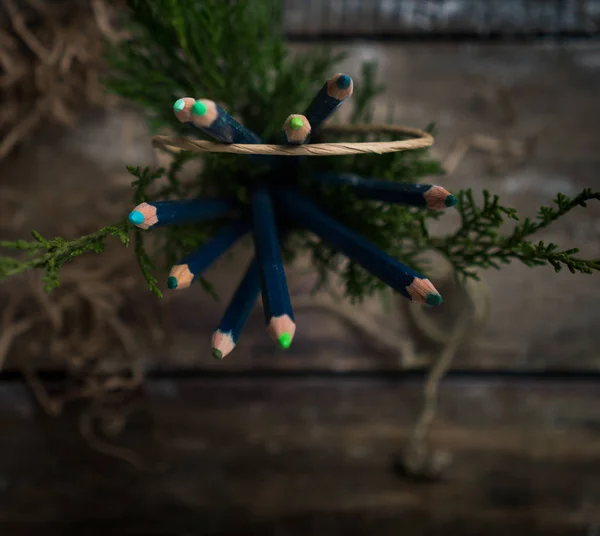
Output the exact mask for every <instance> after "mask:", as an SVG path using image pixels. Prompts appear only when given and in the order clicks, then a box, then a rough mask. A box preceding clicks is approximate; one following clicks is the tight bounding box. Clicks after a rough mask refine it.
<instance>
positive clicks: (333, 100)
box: [304, 74, 353, 133]
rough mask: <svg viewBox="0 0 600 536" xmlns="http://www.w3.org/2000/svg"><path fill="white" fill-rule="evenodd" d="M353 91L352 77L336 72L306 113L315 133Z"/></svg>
mask: <svg viewBox="0 0 600 536" xmlns="http://www.w3.org/2000/svg"><path fill="white" fill-rule="evenodd" d="M352 91H353V83H352V78H350V77H349V76H348V75H346V74H336V75H334V76H332V77H331V78H330V79H329V80H328V81H327V82H326V83H325V85H324V86H323V87H322V88H321V89H320V90H319V92H318V93H317V94H316V96H315V98H314V99H313V101H312V102H311V103H310V105H309V106H308V108H307V109H306V112H305V113H304V115H305V116H306V118H307V119H308V122H309V123H310V125H311V127H312V132H313V133H314V132H316V131H317V130H318V129H319V127H320V126H321V125H322V124H323V123H324V122H325V121H326V120H327V119H328V118H329V117H330V116H331V115H332V114H333V113H334V112H335V111H336V110H337V108H338V107H339V106H340V105H341V104H342V103H343V102H344V101H345V100H346V99H347V98H348V97H350V95H352Z"/></svg>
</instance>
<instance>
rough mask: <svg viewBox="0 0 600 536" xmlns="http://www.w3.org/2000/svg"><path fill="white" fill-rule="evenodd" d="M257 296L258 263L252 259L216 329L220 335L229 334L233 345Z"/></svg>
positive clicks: (258, 284) (258, 285) (258, 283)
mask: <svg viewBox="0 0 600 536" xmlns="http://www.w3.org/2000/svg"><path fill="white" fill-rule="evenodd" d="M259 294H260V275H259V268H258V261H257V260H256V258H254V259H252V261H251V262H250V264H249V265H248V268H247V270H246V272H245V274H244V277H243V278H242V280H241V281H240V283H239V285H238V287H237V289H236V291H235V293H234V295H233V297H232V298H231V301H230V302H229V305H228V306H227V310H226V311H225V314H224V315H223V318H222V319H221V323H220V324H219V328H218V330H219V331H220V332H222V333H228V334H231V338H232V339H233V342H234V343H237V340H238V338H239V336H240V334H241V332H242V330H243V329H244V325H245V324H246V321H247V320H248V317H249V316H250V313H251V312H252V309H254V305H255V304H256V300H257V299H258V296H259Z"/></svg>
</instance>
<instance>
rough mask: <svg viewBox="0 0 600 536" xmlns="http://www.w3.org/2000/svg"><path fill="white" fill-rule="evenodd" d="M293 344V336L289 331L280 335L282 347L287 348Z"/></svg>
mask: <svg viewBox="0 0 600 536" xmlns="http://www.w3.org/2000/svg"><path fill="white" fill-rule="evenodd" d="M291 345H292V336H291V335H290V334H289V333H287V332H285V333H282V334H281V336H280V337H279V346H281V347H282V348H284V349H286V350H287V349H288V348H289V347H290V346H291Z"/></svg>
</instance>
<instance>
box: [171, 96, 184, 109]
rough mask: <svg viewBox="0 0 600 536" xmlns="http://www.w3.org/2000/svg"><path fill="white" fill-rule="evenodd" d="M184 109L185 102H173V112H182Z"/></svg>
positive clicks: (180, 100) (181, 100)
mask: <svg viewBox="0 0 600 536" xmlns="http://www.w3.org/2000/svg"><path fill="white" fill-rule="evenodd" d="M184 108H185V101H184V100H183V99H179V100H176V101H175V104H173V110H175V111H176V112H181V110H183V109H184Z"/></svg>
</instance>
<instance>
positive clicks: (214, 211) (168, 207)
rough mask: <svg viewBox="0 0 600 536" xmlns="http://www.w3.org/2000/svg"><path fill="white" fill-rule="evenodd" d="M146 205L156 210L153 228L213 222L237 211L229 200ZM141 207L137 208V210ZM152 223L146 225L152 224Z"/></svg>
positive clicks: (182, 200)
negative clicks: (204, 221)
mask: <svg viewBox="0 0 600 536" xmlns="http://www.w3.org/2000/svg"><path fill="white" fill-rule="evenodd" d="M146 204H147V205H149V207H153V208H154V209H155V210H156V212H155V215H154V217H153V218H152V219H151V220H150V221H152V220H154V219H155V220H156V222H155V223H154V224H153V225H152V226H153V227H160V226H164V225H174V224H178V223H186V222H192V221H203V220H211V219H215V218H220V217H222V216H226V215H227V214H229V213H230V212H231V211H233V210H234V209H235V204H234V203H233V201H232V200H229V199H181V200H176V201H158V202H154V203H146ZM142 205H143V204H142ZM140 207H141V206H138V207H136V209H135V210H138V209H139V208H140ZM143 212H146V211H143ZM150 221H147V222H146V223H150Z"/></svg>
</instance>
